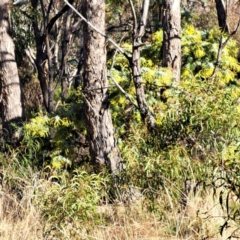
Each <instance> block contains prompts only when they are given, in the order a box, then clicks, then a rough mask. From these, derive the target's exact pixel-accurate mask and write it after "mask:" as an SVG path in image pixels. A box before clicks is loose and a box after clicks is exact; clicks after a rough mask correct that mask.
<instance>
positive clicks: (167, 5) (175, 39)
mask: <svg viewBox="0 0 240 240" xmlns="http://www.w3.org/2000/svg"><path fill="white" fill-rule="evenodd" d="M162 16H163V19H162V24H163V49H162V50H163V57H162V66H163V67H168V68H170V69H172V72H173V77H174V79H175V80H176V81H180V73H181V12H180V0H163V14H162Z"/></svg>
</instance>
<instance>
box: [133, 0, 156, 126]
mask: <svg viewBox="0 0 240 240" xmlns="http://www.w3.org/2000/svg"><path fill="white" fill-rule="evenodd" d="M129 2H130V5H131V9H132V14H133V18H134V22H133V35H132V62H131V68H132V75H133V82H134V85H135V89H136V97H137V102H138V107H139V110H140V114H141V118H142V120H143V121H145V119H148V121H149V125H150V127H151V128H153V127H154V125H155V120H154V118H153V116H152V114H151V112H150V110H149V108H148V106H147V102H146V98H145V92H144V88H143V84H142V75H141V63H140V56H141V47H142V46H143V45H144V44H142V37H143V36H144V33H145V28H146V23H147V15H148V9H149V0H144V1H143V4H142V11H141V12H142V15H141V20H140V22H139V23H138V22H137V17H136V13H135V9H134V6H133V3H132V1H131V0H130V1H129Z"/></svg>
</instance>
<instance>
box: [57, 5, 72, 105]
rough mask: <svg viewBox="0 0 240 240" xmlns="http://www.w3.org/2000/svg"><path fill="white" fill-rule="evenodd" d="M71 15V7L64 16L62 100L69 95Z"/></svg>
mask: <svg viewBox="0 0 240 240" xmlns="http://www.w3.org/2000/svg"><path fill="white" fill-rule="evenodd" d="M71 16H72V10H71V9H69V10H68V11H67V12H66V15H65V16H64V24H65V28H64V31H63V37H62V61H61V76H60V78H61V87H62V100H63V101H64V100H65V99H66V96H67V82H68V81H67V80H68V70H67V68H68V64H67V57H68V54H69V47H70V42H71V37H72V34H71Z"/></svg>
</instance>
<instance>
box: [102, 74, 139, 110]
mask: <svg viewBox="0 0 240 240" xmlns="http://www.w3.org/2000/svg"><path fill="white" fill-rule="evenodd" d="M107 77H108V78H110V79H111V80H112V81H113V82H114V84H115V85H116V87H117V88H118V89H119V90H120V91H121V93H123V95H124V96H125V98H126V99H127V100H128V101H129V102H130V103H131V104H132V105H133V106H134V107H135V108H136V109H139V107H138V106H137V105H136V104H135V103H134V102H133V101H132V99H131V98H130V96H129V95H128V94H127V93H126V92H125V91H124V90H123V88H122V87H121V86H120V85H119V84H118V83H117V82H116V81H115V79H114V78H113V77H112V76H111V75H110V74H109V75H108V76H107Z"/></svg>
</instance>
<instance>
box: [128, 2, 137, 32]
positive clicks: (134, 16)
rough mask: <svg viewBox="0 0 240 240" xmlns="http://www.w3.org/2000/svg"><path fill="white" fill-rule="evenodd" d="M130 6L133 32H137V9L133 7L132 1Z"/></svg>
mask: <svg viewBox="0 0 240 240" xmlns="http://www.w3.org/2000/svg"><path fill="white" fill-rule="evenodd" d="M129 4H130V6H131V10H132V15H133V31H135V32H136V31H137V27H138V22H137V15H136V11H135V8H134V6H133V2H132V0H129Z"/></svg>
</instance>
